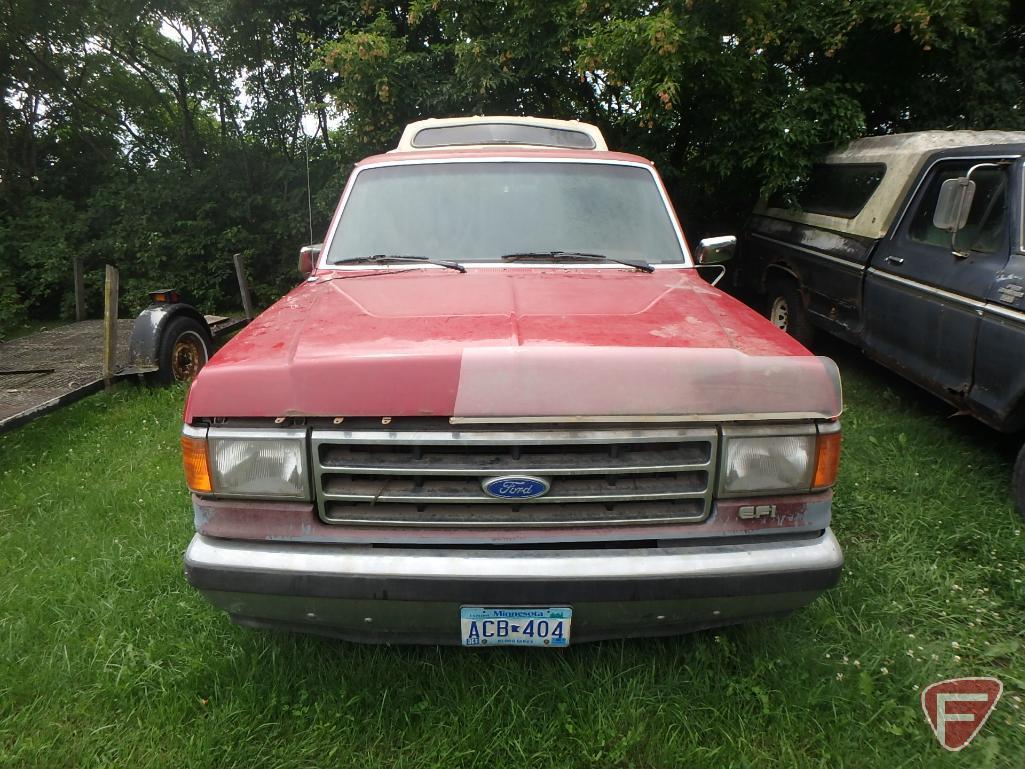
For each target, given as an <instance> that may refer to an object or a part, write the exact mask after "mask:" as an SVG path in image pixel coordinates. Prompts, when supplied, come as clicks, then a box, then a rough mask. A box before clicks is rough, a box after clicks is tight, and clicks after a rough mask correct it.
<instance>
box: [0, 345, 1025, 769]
mask: <svg viewBox="0 0 1025 769" xmlns="http://www.w3.org/2000/svg"><path fill="white" fill-rule="evenodd" d="M830 352H833V353H835V355H836V356H837V358H838V360H839V362H840V364H841V368H842V370H843V372H844V376H845V389H846V397H847V412H846V415H845V419H844V426H845V442H844V452H845V453H844V460H843V469H842V474H841V481H840V484H839V487H838V488H837V496H836V503H835V506H834V528H835V530H836V533H837V535H838V537H839V538H840V541H841V543H842V545H843V546H844V549H845V551H846V555H847V566H846V569H845V573H844V578H843V581H842V583H841V585H840V587H839V588H837V589H835V590H833V591H831V592H830V593H828V594H827V595H826V596H824V597H823V598H821V599H819V600H818V601H817V602H816V603H815V604H813V605H812V606H811V607H810V608H808V609H806V610H804V611H802V612H799V613H797V614H795V615H793V616H791V617H789V618H787V619H783V620H778V621H772V622H766V623H759V624H752V625H748V626H742V627H734V628H727V629H722V630H718V631H709V632H702V633H696V634H693V635H690V636H685V637H681V638H675V639H664V640H653V641H630V642H614V643H601V644H593V645H581V646H577V647H573V648H571V649H569V650H567V651H565V652H552V651H535V652H526V651H524V650H501V649H497V650H488V651H480V652H477V651H464V650H461V649H458V648H455V649H452V648H429V647H428V648H416V647H413V648H405V647H399V648H387V647H369V646H368V647H364V646H355V645H349V644H346V643H342V642H335V641H331V640H324V639H320V638H315V637H305V636H297V635H286V634H273V633H266V632H258V631H252V630H244V629H241V628H237V627H235V626H233V625H231V624H230V623H229V622H228V620H227V618H226V616H224V615H223V614H221V613H220V612H218V611H215V610H214V609H213V608H211V607H210V606H208V605H207V604H206V603H205V602H204V601H203V600H202V599H201V598H200V597H199V595H198V594H197V593H195V592H194V591H193V590H192V589H190V588H189V587H188V585H187V584H186V583H185V580H184V578H183V576H182V566H181V554H182V552H183V550H184V548H185V546H186V544H187V543H188V540H189V538H190V536H191V533H192V517H191V510H190V507H189V500H188V497H187V495H186V493H185V491H184V489H183V487H182V479H181V471H180V468H179V458H178V450H177V437H178V430H179V426H180V425H179V418H180V416H179V415H180V411H181V403H182V400H183V396H184V392H183V391H182V390H180V389H178V390H164V391H146V390H144V389H142V388H137V387H133V386H124V387H122V388H121V389H118V390H116V391H114V392H112V393H108V394H103V395H98V396H95V397H92V398H89V399H87V400H85V401H83V402H81V403H78V404H76V405H74V406H72V407H70V408H67V409H65V410H63V411H60V412H57V413H55V414H52V415H50V416H48V417H45V418H43V419H40V420H38V421H36V422H35V423H32V424H30V425H28V426H26V427H24V428H22V429H20V430H18V431H16V432H14V433H12V434H9V435H6V436H2V437H0V767H7V766H18V767H21V766H38V767H57V766H62V767H63V766H124V767H149V766H176V767H177V766H216V767H264V768H269V767H313V766H333V767H334V766H339V767H343V766H344V767H349V766H351V767H391V768H394V769H398V768H399V767H428V766H430V767H435V766H436V767H446V768H448V767H463V766H475V767H476V766H479V767H502V768H504V767H531V768H532V769H533V767H547V766H552V767H578V766H581V767H582V766H602V767H606V766H617V767H618V766H634V767H724V766H738V767H744V766H758V767H762V766H779V767H806V766H821V767H862V766H865V767H886V769H890V768H891V767H904V766H913V767H919V766H921V767H944V766H972V767H988V766H991V767H1017V768H1020V767H1023V766H1025V703H1022V702H1020V701H1019V700H1020V698H1023V697H1025V584H1023V579H1025V535H1023V534H1022V530H1023V528H1025V527H1023V525H1022V522H1021V521H1020V519H1019V518H1018V517H1017V516H1016V515H1015V513H1014V512H1013V510H1012V506H1011V500H1010V492H1009V488H1008V479H1009V473H1010V464H1011V461H1012V458H1013V453H1014V446H1013V445H1011V444H1010V443H1008V442H1006V441H1004V440H1002V439H999V438H998V437H997V436H996V435H994V434H993V433H991V432H989V431H987V430H985V429H984V428H982V427H980V426H978V425H976V424H974V423H973V422H971V421H970V420H969V419H967V418H959V419H949V418H948V414H949V410H948V409H946V408H945V407H943V406H941V405H940V404H938V403H937V402H935V401H932V400H931V399H929V398H928V397H927V396H925V395H922V394H920V393H919V392H918V391H917V390H915V389H914V388H912V387H910V386H909V385H906V384H904V383H903V382H901V381H899V380H898V379H896V378H895V377H893V376H892V375H890V374H887V373H886V372H884V371H882V370H881V369H878V368H876V367H875V366H873V365H871V364H869V363H866V362H865V361H864V360H863V359H861V358H860V356H858V355H857V354H855V353H853V352H851V351H850V350H848V349H846V348H842V347H836V348H835V349H834V348H831V350H830ZM961 675H996V676H997V677H999V678H1001V679H1002V680H1003V681H1004V685H1005V691H1004V696H1003V699H1002V700H1001V701H1000V703H999V704H998V705H997V707H996V710H995V712H994V713H993V715H992V716H991V718H990V720H989V722H988V723H987V724H986V726H985V727H984V729H983V731H982V733H981V734H980V735H979V737H977V738H976V740H975V742H973V743H972V744H971V745H970V746H969V747H968V748H967V749H966V750H965V751H963V752H962V753H960V754H947V753H945V752H944V751H943V750H941V749H940V747H939V745H938V744H937V742H936V740H935V739H934V738H933V736H932V734H931V733H930V731H929V729H928V727H927V726H926V723H925V720H924V718H923V715H922V711H921V708H920V706H919V703H918V695H919V692H918V689H919V687H924V686H926V685H928V684H929V683H931V682H933V681H936V680H938V679H941V678H946V677H950V676H961Z"/></svg>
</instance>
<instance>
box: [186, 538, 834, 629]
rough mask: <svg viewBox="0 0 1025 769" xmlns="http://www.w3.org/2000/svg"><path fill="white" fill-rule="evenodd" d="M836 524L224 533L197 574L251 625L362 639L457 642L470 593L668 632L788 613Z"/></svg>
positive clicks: (827, 561)
mask: <svg viewBox="0 0 1025 769" xmlns="http://www.w3.org/2000/svg"><path fill="white" fill-rule="evenodd" d="M842 566H843V555H842V553H841V551H840V546H839V544H838V543H837V541H836V538H835V537H834V536H833V534H832V532H831V531H830V530H828V529H827V530H826V531H825V533H824V534H822V535H821V536H818V537H815V538H805V539H791V540H786V541H780V540H777V541H774V542H764V543H747V544H743V545H712V546H683V547H667V548H637V549H624V550H522V551H509V550H470V549H468V550H441V549H439V550H420V549H402V548H372V547H366V546H349V545H303V544H293V543H273V542H271V543H268V542H246V541H239V540H225V539H216V538H213V537H205V536H203V535H200V534H197V535H196V536H195V537H194V538H193V540H192V543H191V544H190V545H189V548H188V550H187V552H186V553H185V573H186V575H187V577H188V580H189V582H190V583H191V584H192V585H193V586H195V587H196V588H198V589H199V590H200V591H202V592H203V594H204V595H205V596H206V597H207V598H208V599H209V600H210V601H211V602H212V603H213V604H214V605H216V606H218V607H220V608H222V609H224V610H225V611H227V612H228V613H229V614H230V615H231V616H232V618H233V619H234V620H235V621H237V622H240V623H242V624H247V625H255V626H267V627H283V628H289V629H293V630H303V631H307V632H319V633H326V634H329V635H335V636H339V637H342V638H346V639H350V640H355V641H372V642H388V643H403V642H406V643H444V644H458V643H459V607H460V606H572V607H573V631H572V633H573V641H574V642H580V641H593V640H599V639H604V638H620V637H623V638H625V637H637V636H655V635H670V634H675V633H682V632H687V631H691V630H697V629H700V628H706V627H714V626H718V625H726V624H731V623H736V622H741V621H744V620H748V619H756V618H760V617H766V616H772V615H774V614H781V613H785V612H788V611H790V610H792V609H796V608H799V607H801V606H804V605H806V604H808V603H809V602H811V601H812V600H813V599H814V598H815V597H816V596H817V595H818V594H819V593H821V592H822V591H823V590H825V589H827V588H829V587H832V586H833V585H835V584H836V582H837V580H838V579H839V576H840V571H841V568H842Z"/></svg>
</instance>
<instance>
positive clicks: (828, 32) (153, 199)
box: [0, 0, 1025, 330]
mask: <svg viewBox="0 0 1025 769" xmlns="http://www.w3.org/2000/svg"><path fill="white" fill-rule="evenodd" d="M0 90H2V98H0V330H2V328H3V327H4V325H9V324H10V323H12V322H16V321H18V320H21V319H23V318H24V317H26V316H33V317H53V316H56V315H58V314H64V315H66V314H67V313H69V312H70V310H71V306H72V298H71V285H72V280H71V275H72V270H71V260H72V259H73V258H75V257H82V258H84V259H85V260H86V265H87V267H88V268H89V269H88V274H89V281H90V288H91V294H90V296H91V299H92V301H91V304H92V306H93V309H94V310H95V309H98V304H99V291H98V290H96V289H97V288H98V283H97V281H98V279H99V271H98V268H99V267H100V266H101V265H102V263H104V262H111V263H114V264H116V265H117V266H118V267H120V268H121V270H122V285H123V286H124V300H125V303H126V305H127V307H128V308H129V309H135V308H137V307H138V305H139V304H140V303H141V301H142V300H143V299H144V298H145V291H146V290H148V289H151V288H154V287H159V286H164V285H177V286H179V287H182V288H186V289H188V290H190V291H191V292H192V293H193V294H194V295H195V296H196V297H197V299H198V300H199V301H200V302H201V303H202V304H203V306H204V307H206V308H210V309H213V308H218V307H225V306H230V305H231V303H232V302H233V301H234V292H235V288H234V283H233V276H232V269H231V263H230V259H229V257H230V255H231V254H232V253H235V252H243V253H244V254H246V255H247V257H248V258H249V265H250V272H251V273H252V275H251V277H252V278H253V282H254V283H255V286H256V289H257V292H258V296H259V299H260V300H262V301H269V300H271V299H272V298H274V297H275V296H276V295H277V294H278V293H280V292H281V291H282V290H284V289H285V288H287V286H288V285H289V283H290V282H292V280H293V279H294V277H293V265H294V253H295V250H296V246H297V245H299V244H300V243H302V242H304V241H305V240H307V239H308V238H309V237H310V234H309V229H310V212H309V211H308V209H307V160H308V161H309V167H310V186H311V193H312V194H311V197H312V200H313V215H312V218H313V230H314V233H313V237H314V238H315V239H319V237H320V236H321V234H322V233H323V230H324V228H325V225H326V221H327V218H328V216H329V213H330V209H331V207H332V206H333V205H334V201H335V199H336V197H337V194H338V191H339V189H340V187H341V184H342V183H343V181H344V176H345V174H346V173H347V171H348V169H349V168H350V167H351V164H352V163H353V162H354V161H355V160H357V159H359V158H360V157H361V156H364V155H366V154H369V153H371V152H376V151H381V150H385V149H388V148H390V147H391V146H393V145H394V142H395V140H396V138H397V136H398V134H399V133H400V131H401V129H402V126H403V125H404V124H405V123H407V122H409V121H411V120H414V119H419V118H422V117H429V116H444V115H454V114H468V113H470V114H482V113H492V114H496V113H504V114H533V115H545V116H554V117H564V118H578V119H582V120H587V121H590V122H595V123H597V124H599V125H600V126H601V128H602V130H603V131H604V132H605V134H606V136H607V137H608V138H609V141H610V144H611V145H613V146H614V147H616V148H618V149H624V150H628V151H635V152H639V153H641V154H643V155H646V156H648V157H650V158H652V159H653V160H655V161H656V163H657V164H658V166H659V169H660V170H661V172H662V173H663V175H664V177H665V178H666V180H667V183H668V185H669V187H670V191H671V194H672V196H673V198H674V200H675V202H676V204H677V208H678V210H679V211H680V213H681V215H682V217H683V219H684V224H685V226H686V227H687V230H688V233H689V235H690V236H691V237H700V236H701V235H703V234H713V233H717V232H726V231H735V230H736V228H737V227H738V226H739V224H740V222H741V221H742V218H743V216H744V215H745V212H746V211H747V210H748V209H749V207H750V205H751V204H752V202H753V201H754V199H755V198H756V197H757V195H758V194H760V193H764V192H768V191H772V190H776V189H781V188H786V187H788V186H789V185H792V184H794V182H795V181H796V180H797V179H799V178H800V177H801V175H802V174H803V173H805V172H806V171H807V169H808V167H809V165H810V163H812V162H813V161H814V160H815V158H816V157H818V156H819V155H820V154H821V153H823V152H825V151H827V150H828V149H830V148H831V147H833V146H835V145H837V144H841V143H843V142H844V141H846V140H848V139H850V138H852V137H855V136H857V135H860V134H863V133H879V132H895V131H904V130H917V129H923V128H963V127H969V128H1004V129H1020V128H1023V127H1025V118H1023V112H1025V8H1023V7H1022V4H1020V3H1011V2H1008V0H837V1H836V2H830V3H821V2H818V0H718V1H716V0H672V1H670V2H651V1H649V2H629V1H628V0H606V1H604V2H601V1H599V0H548V1H545V0H498V1H497V2H495V1H492V2H481V0H409V2H390V3H385V2H378V0H348V1H346V2H331V1H330V0H329V1H328V2H313V0H266V1H265V2H256V0H190V1H188V2H186V1H185V0H147V1H146V2H142V0H81V1H80V2H76V3H70V4H68V3H59V2H56V1H55V0H3V1H2V2H0ZM304 126H305V130H304Z"/></svg>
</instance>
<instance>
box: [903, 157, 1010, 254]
mask: <svg viewBox="0 0 1025 769" xmlns="http://www.w3.org/2000/svg"><path fill="white" fill-rule="evenodd" d="M976 162H977V161H971V162H965V161H957V162H953V163H940V164H939V165H938V166H937V167H936V169H935V170H934V171H933V173H932V176H931V177H930V179H929V182H928V184H927V186H926V188H925V192H924V194H923V195H922V197H921V198H920V200H919V203H918V208H917V209H916V210H915V213H914V214H913V215H912V218H911V224H910V226H909V227H908V237H910V238H911V240H913V241H915V242H917V243H925V244H928V245H934V246H939V247H941V248H943V249H944V250H945V251H947V250H949V249H950V233H949V232H946V231H945V230H940V229H937V228H936V227H934V226H933V223H932V215H933V211H934V210H935V208H936V201H937V199H938V198H939V194H940V186H941V185H942V184H943V182H945V181H946V180H947V179H953V178H956V177H958V176H964V175H965V174H966V173H968V169H969V168H970V167H971V166H972V165H974V164H975V163H976ZM972 180H973V181H974V182H975V199H974V200H973V201H972V210H971V212H970V213H969V214H968V221H967V222H966V223H965V226H964V229H963V230H961V231H960V232H959V233H958V236H957V243H958V248H968V249H969V250H971V251H978V252H980V253H984V254H992V253H994V252H995V251H997V250H998V249H999V248H1000V246H1001V244H1002V243H1003V239H1004V233H1005V231H1006V230H1007V205H1006V202H1005V198H1006V191H1007V171H1006V170H1005V169H1003V168H980V169H978V170H976V171H975V173H973V174H972Z"/></svg>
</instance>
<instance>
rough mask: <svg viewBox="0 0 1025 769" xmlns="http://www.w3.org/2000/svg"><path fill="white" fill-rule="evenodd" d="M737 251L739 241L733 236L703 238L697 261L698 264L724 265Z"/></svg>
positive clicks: (699, 244)
mask: <svg viewBox="0 0 1025 769" xmlns="http://www.w3.org/2000/svg"><path fill="white" fill-rule="evenodd" d="M736 249H737V239H736V238H735V237H734V236H733V235H720V236H719V237H717V238H703V239H702V240H701V241H700V242H699V243H698V250H697V253H696V254H695V257H694V258H695V260H696V261H697V263H698V264H722V263H723V262H728V261H729V260H730V259H732V258H733V252H734V251H736Z"/></svg>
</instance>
